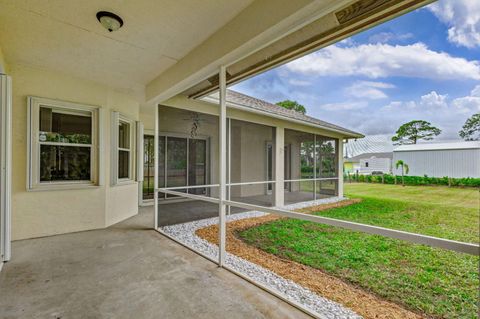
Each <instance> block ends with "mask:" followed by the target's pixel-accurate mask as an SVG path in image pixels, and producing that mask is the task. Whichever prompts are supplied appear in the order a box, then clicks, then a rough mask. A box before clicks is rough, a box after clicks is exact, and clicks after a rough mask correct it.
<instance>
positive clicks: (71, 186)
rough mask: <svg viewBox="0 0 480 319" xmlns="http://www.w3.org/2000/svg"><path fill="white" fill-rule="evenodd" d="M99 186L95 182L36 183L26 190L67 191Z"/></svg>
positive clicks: (97, 187)
mask: <svg viewBox="0 0 480 319" xmlns="http://www.w3.org/2000/svg"><path fill="white" fill-rule="evenodd" d="M100 187H101V186H99V185H96V184H61V185H54V184H52V185H37V186H34V187H32V188H29V187H27V191H28V192H43V191H67V190H77V189H99V188H100Z"/></svg>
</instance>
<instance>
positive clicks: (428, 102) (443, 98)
mask: <svg viewBox="0 0 480 319" xmlns="http://www.w3.org/2000/svg"><path fill="white" fill-rule="evenodd" d="M420 106H424V107H429V108H434V109H436V108H445V107H447V95H446V94H445V95H442V94H438V93H437V92H435V91H432V92H430V93H428V94H425V95H422V96H421V97H420Z"/></svg>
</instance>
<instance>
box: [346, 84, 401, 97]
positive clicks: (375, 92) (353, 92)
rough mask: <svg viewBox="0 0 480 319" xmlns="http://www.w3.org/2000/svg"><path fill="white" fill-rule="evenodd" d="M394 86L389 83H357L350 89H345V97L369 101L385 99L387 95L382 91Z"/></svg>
mask: <svg viewBox="0 0 480 319" xmlns="http://www.w3.org/2000/svg"><path fill="white" fill-rule="evenodd" d="M394 87H395V86H394V85H393V84H390V83H384V82H373V81H357V82H355V83H353V84H352V85H351V86H350V87H348V88H346V89H345V91H346V93H347V95H349V96H352V97H355V98H366V99H371V100H378V99H385V98H387V97H388V95H387V94H386V93H385V92H384V91H383V90H384V89H391V88H394Z"/></svg>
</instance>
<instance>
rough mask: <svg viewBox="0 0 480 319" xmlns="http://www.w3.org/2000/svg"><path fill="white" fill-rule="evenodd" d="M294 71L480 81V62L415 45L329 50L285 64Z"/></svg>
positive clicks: (373, 45) (318, 73)
mask: <svg viewBox="0 0 480 319" xmlns="http://www.w3.org/2000/svg"><path fill="white" fill-rule="evenodd" d="M286 68H287V69H288V70H290V71H292V72H297V73H301V74H303V75H316V76H327V75H329V76H353V75H361V76H366V77H368V78H372V79H376V78H384V77H389V76H404V77H417V78H428V79H436V80H439V79H445V80H450V79H461V80H465V79H475V80H480V62H479V61H468V60H466V59H464V58H459V57H453V56H451V55H449V54H448V53H444V52H435V51H432V50H429V49H428V48H427V46H426V45H425V44H423V43H416V44H412V45H405V46H402V45H394V46H393V45H389V44H363V45H359V46H354V47H345V48H342V47H339V46H336V45H333V46H330V47H327V48H325V49H323V50H320V51H318V52H315V53H312V54H309V55H307V56H304V57H303V58H300V59H298V60H295V61H292V62H290V63H288V64H287V65H286Z"/></svg>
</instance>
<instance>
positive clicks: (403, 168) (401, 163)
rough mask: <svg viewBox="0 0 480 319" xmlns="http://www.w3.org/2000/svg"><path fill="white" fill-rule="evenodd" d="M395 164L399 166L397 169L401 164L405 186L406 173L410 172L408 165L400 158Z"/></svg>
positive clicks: (403, 184)
mask: <svg viewBox="0 0 480 319" xmlns="http://www.w3.org/2000/svg"><path fill="white" fill-rule="evenodd" d="M395 166H396V167H397V169H398V168H399V167H400V166H401V167H402V186H405V179H404V174H408V165H407V163H405V162H404V161H402V160H398V161H397V163H396V164H395Z"/></svg>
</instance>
